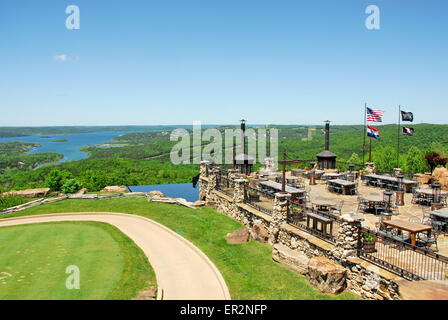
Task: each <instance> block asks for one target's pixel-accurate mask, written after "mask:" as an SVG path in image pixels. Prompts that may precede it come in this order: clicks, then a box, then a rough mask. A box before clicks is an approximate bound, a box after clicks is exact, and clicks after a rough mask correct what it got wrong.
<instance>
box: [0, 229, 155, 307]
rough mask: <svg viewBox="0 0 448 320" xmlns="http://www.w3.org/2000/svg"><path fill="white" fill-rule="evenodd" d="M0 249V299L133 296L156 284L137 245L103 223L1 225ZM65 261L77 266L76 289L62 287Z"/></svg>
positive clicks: (120, 297) (64, 285)
mask: <svg viewBox="0 0 448 320" xmlns="http://www.w3.org/2000/svg"><path fill="white" fill-rule="evenodd" d="M0 252H1V259H0V300H5V299H10V300H11V299H12V300H14V299H21V300H28V299H39V300H41V299H52V300H53V299H62V300H65V299H70V300H71V299H82V300H84V299H101V300H103V299H132V298H134V297H136V296H138V294H139V292H140V291H141V290H142V289H144V288H145V287H148V286H155V285H156V283H155V282H156V280H155V274H154V272H153V270H152V268H151V266H150V265H149V263H148V260H147V258H146V256H145V255H144V253H143V252H142V251H141V250H140V248H138V247H137V246H136V245H135V244H134V242H133V241H132V240H130V239H129V238H128V237H127V236H126V235H124V234H123V233H122V232H121V231H119V230H118V229H117V228H115V227H113V226H111V225H109V224H106V223H101V222H52V223H40V224H30V225H20V226H9V227H2V228H0ZM69 266H75V267H76V268H78V270H79V280H80V281H79V285H80V286H79V289H76V288H72V289H69V288H67V286H66V281H67V279H68V278H69V277H70V276H71V275H72V274H73V271H71V270H70V268H69V269H68V270H67V267H69ZM66 271H68V273H66ZM69 283H70V282H69ZM69 287H70V285H69Z"/></svg>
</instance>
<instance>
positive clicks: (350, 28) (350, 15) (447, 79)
mask: <svg viewBox="0 0 448 320" xmlns="http://www.w3.org/2000/svg"><path fill="white" fill-rule="evenodd" d="M72 4H74V5H77V6H78V7H79V9H80V12H81V15H80V18H81V19H80V26H81V29H80V30H68V29H67V28H66V26H65V20H66V17H67V16H68V15H67V14H66V13H65V9H66V7H67V6H68V5H72ZM371 4H373V5H377V6H378V7H379V8H380V10H381V11H380V18H381V20H380V30H368V29H367V28H366V26H365V19H366V18H367V16H368V14H366V13H365V9H366V7H367V6H368V5H371ZM0 39H1V40H0V43H1V44H0V111H1V113H0V126H22V125H34V126H37V125H48V126H50V125H115V124H117V125H118V124H123V125H133V124H139V125H153V124H191V123H192V122H193V121H194V120H197V121H202V122H203V123H209V124H210V123H213V124H226V123H236V122H237V120H238V119H241V118H242V117H244V118H245V119H248V123H276V124H321V123H322V121H324V120H327V119H329V120H332V123H333V124H354V123H357V124H359V123H362V121H363V106H364V103H365V102H367V104H368V106H370V107H372V108H379V109H382V110H386V115H385V122H386V123H392V122H395V121H396V120H397V113H398V110H397V108H398V105H399V104H401V105H403V106H404V107H403V108H404V110H406V111H413V112H414V116H415V122H417V123H419V122H429V123H448V103H447V101H448V100H447V96H448V1H446V0H419V1H417V0H387V1H380V0H370V1H363V0H340V1H336V0H328V1H317V0H316V1H311V0H308V1H299V0H201V1H198V0H179V1H174V0H157V1H151V0H145V1H135V0H127V1H121V0H114V1H110V0H109V1H103V0H69V1H63V0H58V1H54V0H39V1H36V0H28V1H24V0H14V1H12V0H9V1H1V2H0Z"/></svg>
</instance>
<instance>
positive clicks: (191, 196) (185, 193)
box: [128, 183, 199, 202]
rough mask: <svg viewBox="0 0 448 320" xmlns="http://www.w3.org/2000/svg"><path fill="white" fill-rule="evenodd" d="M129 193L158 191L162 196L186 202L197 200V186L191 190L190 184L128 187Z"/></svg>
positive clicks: (191, 185)
mask: <svg viewBox="0 0 448 320" xmlns="http://www.w3.org/2000/svg"><path fill="white" fill-rule="evenodd" d="M128 189H129V191H130V192H149V191H155V190H157V191H160V192H162V193H163V194H164V195H166V196H168V197H172V198H184V199H186V200H187V201H190V202H195V201H196V200H198V199H199V184H197V185H196V188H193V184H192V183H173V184H152V185H146V186H128Z"/></svg>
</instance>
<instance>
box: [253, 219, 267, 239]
mask: <svg viewBox="0 0 448 320" xmlns="http://www.w3.org/2000/svg"><path fill="white" fill-rule="evenodd" d="M251 234H252V238H254V240H257V241H260V242H268V240H269V231H268V229H267V228H266V227H265V226H264V225H263V224H261V223H257V224H255V225H254V226H253V227H252V232H251Z"/></svg>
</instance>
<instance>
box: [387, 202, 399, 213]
mask: <svg viewBox="0 0 448 320" xmlns="http://www.w3.org/2000/svg"><path fill="white" fill-rule="evenodd" d="M389 210H390V212H391V213H392V214H393V215H395V216H398V215H399V214H400V209H399V208H398V206H397V205H396V204H395V202H393V203H391V204H390V205H389Z"/></svg>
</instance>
